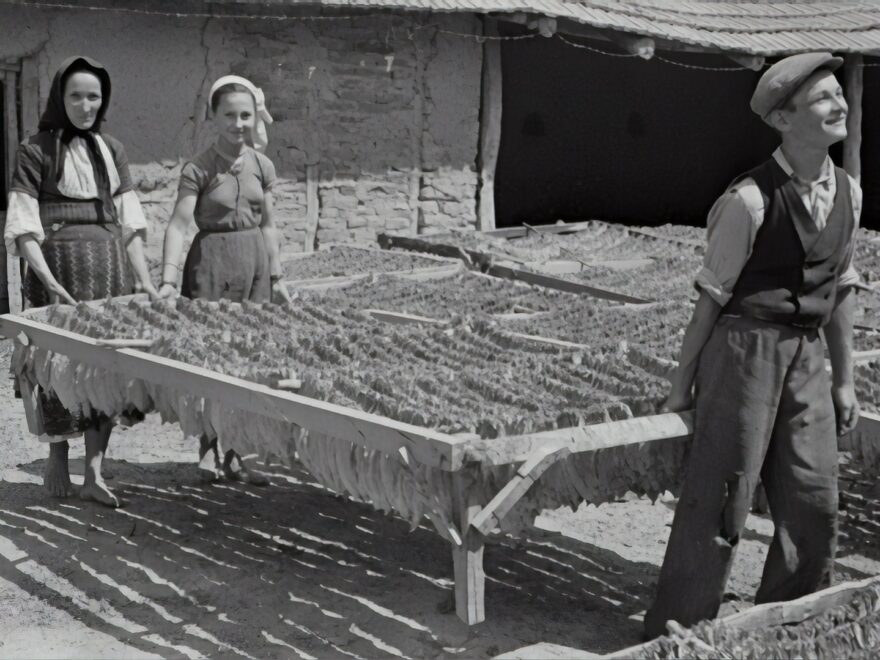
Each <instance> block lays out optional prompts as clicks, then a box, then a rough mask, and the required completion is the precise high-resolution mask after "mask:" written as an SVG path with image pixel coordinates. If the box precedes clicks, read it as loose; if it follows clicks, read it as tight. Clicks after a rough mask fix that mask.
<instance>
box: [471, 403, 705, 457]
mask: <svg viewBox="0 0 880 660" xmlns="http://www.w3.org/2000/svg"><path fill="white" fill-rule="evenodd" d="M693 415H694V414H693V411H687V412H682V413H664V414H662V415H649V416H645V417H633V418H632V419H623V420H619V421H616V422H604V423H602V424H591V425H589V426H574V427H571V428H565V429H555V430H552V431H542V432H540V433H529V434H526V435H514V436H506V437H501V438H495V439H493V440H484V439H479V440H471V441H470V442H468V443H467V446H466V447H464V448H463V450H464V454H465V456H464V461H465V462H468V461H476V462H479V463H482V464H483V465H508V464H510V463H522V462H523V461H526V460H528V459H529V457H530V456H532V455H533V454H534V453H535V452H536V451H538V450H539V449H543V448H547V447H549V448H553V447H567V448H568V449H569V450H570V451H571V453H572V454H578V453H582V452H588V451H596V450H598V449H608V448H609V447H622V446H625V445H632V444H637V443H640V442H653V441H656V440H671V439H675V438H685V437H687V436H689V435H691V434H692V433H693V431H694V416H693Z"/></svg>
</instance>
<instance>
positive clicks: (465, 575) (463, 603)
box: [452, 469, 486, 626]
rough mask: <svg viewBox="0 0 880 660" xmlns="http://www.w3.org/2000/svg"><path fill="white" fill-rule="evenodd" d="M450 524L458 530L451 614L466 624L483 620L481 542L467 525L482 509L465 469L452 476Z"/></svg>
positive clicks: (475, 532) (454, 550)
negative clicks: (451, 514)
mask: <svg viewBox="0 0 880 660" xmlns="http://www.w3.org/2000/svg"><path fill="white" fill-rule="evenodd" d="M452 481H453V498H454V499H455V502H454V507H453V523H454V524H455V526H456V527H457V528H458V529H459V530H461V532H460V533H461V545H460V546H456V545H453V546H452V564H453V571H454V574H455V613H456V614H457V615H458V618H459V619H461V620H462V621H464V622H465V623H466V624H468V625H469V626H472V625H474V624H477V623H480V622H481V621H485V620H486V606H485V591H486V574H485V573H484V572H483V547H484V541H483V537H482V535H481V534H479V533H478V532H477V531H476V530H474V529H472V528H471V521H472V520H473V519H474V517H475V516H476V515H477V514H478V513H479V512H480V509H481V508H482V507H481V506H480V503H479V502H478V501H477V500H476V497H475V494H474V492H473V490H472V489H471V488H470V486H471V485H472V484H471V477H470V476H469V475H468V474H467V470H464V469H462V470H459V471H458V472H455V473H454V474H453V475H452Z"/></svg>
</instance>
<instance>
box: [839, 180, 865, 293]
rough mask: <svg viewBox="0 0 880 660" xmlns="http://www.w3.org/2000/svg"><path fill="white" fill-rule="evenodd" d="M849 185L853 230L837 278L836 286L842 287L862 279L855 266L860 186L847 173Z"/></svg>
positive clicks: (860, 208) (860, 196)
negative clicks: (840, 271)
mask: <svg viewBox="0 0 880 660" xmlns="http://www.w3.org/2000/svg"><path fill="white" fill-rule="evenodd" d="M847 178H848V179H849V185H850V188H849V189H850V194H851V196H852V209H853V231H852V236H851V237H850V241H849V245H847V247H846V256H845V257H844V259H845V263H846V268H844V269H843V272H842V273H841V275H840V278H839V279H838V280H837V287H838V288H840V289H842V288H844V287H847V286H853V285H854V284H859V283H860V282H861V280H862V278H861V276H860V275H859V272H858V271H857V270H856V266H855V263H854V261H855V252H856V240H858V238H857V237H858V231H859V223H860V221H861V215H862V187H861V186H860V185H859V184H858V182H857V181H856V180H855V179H853V178H852V177H851V176H849V175H847Z"/></svg>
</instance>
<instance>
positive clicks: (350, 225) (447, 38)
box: [0, 7, 482, 262]
mask: <svg viewBox="0 0 880 660" xmlns="http://www.w3.org/2000/svg"><path fill="white" fill-rule="evenodd" d="M0 24H2V25H3V26H4V27H5V28H6V29H5V30H4V34H5V36H4V39H3V42H2V43H0V57H2V58H20V57H25V56H31V57H36V58H37V59H38V62H39V89H40V96H41V100H42V102H43V103H45V98H46V96H47V94H48V90H49V84H50V78H51V75H52V73H53V72H54V70H55V68H56V67H57V66H58V64H59V63H60V62H61V60H63V59H64V58H65V57H68V56H70V55H72V54H80V53H81V54H85V55H89V56H91V57H94V58H96V59H98V60H99V61H101V62H103V63H104V64H105V66H106V67H107V68H108V70H109V71H110V74H111V76H112V79H113V98H112V100H111V106H110V110H109V112H108V115H107V121H106V124H105V130H106V131H107V132H108V133H110V134H112V135H114V136H116V137H118V138H119V139H120V140H121V141H122V143H123V144H124V145H125V147H126V150H127V152H128V155H129V159H130V161H131V164H132V175H133V178H134V181H135V185H136V189H137V191H138V193H139V195H140V197H141V200H142V202H143V205H144V210H145V212H146V214H147V217H148V220H149V222H150V234H149V239H148V246H147V253H148V257H149V258H150V260H151V261H153V262H156V261H158V260H159V259H160V258H161V249H162V248H161V243H162V238H163V233H164V228H165V226H166V224H167V221H168V218H169V217H170V215H171V210H172V208H173V205H174V200H175V196H176V191H177V182H178V176H179V173H180V167H181V165H182V163H183V162H185V160H186V159H188V158H190V157H192V156H193V155H194V154H196V153H198V151H200V150H201V149H203V148H205V147H207V146H208V145H210V143H211V140H212V139H213V128H212V126H211V124H210V122H209V121H208V120H207V118H206V112H205V106H206V103H207V94H208V91H209V89H210V86H211V83H212V82H213V81H214V80H215V79H216V78H218V77H219V76H221V75H224V74H227V73H235V74H239V75H243V76H246V77H248V78H249V79H251V80H252V81H253V82H254V83H255V84H256V85H258V86H259V87H261V88H262V89H263V90H264V92H265V94H266V99H267V106H268V108H269V111H270V112H271V114H272V115H273V117H274V119H275V122H274V124H272V125H271V126H269V127H268V131H269V139H270V144H269V147H268V149H267V155H268V156H269V157H270V158H271V159H272V160H273V162H274V163H275V166H276V170H277V172H278V183H277V185H276V187H275V200H276V203H275V206H276V215H277V218H278V221H279V225H280V227H281V230H282V234H283V237H284V248H283V249H284V250H285V251H288V252H292V251H300V250H302V249H304V248H305V247H306V246H305V241H306V240H307V237H308V236H310V235H311V234H309V233H308V232H309V223H310V221H311V222H314V220H315V219H316V220H317V224H316V227H314V228H313V232H314V244H315V245H320V244H321V243H327V242H339V241H357V242H373V241H374V240H375V236H376V235H377V234H378V233H380V232H382V231H396V232H408V233H416V232H436V231H439V230H442V229H444V228H447V227H450V226H455V227H467V226H474V225H475V223H476V199H475V198H476V190H477V173H476V172H477V166H476V161H477V147H478V132H479V105H480V73H481V66H482V46H481V45H480V44H479V43H477V42H476V40H474V39H465V38H460V37H456V36H452V35H448V34H443V33H442V32H439V31H438V30H437V29H436V28H438V27H439V28H443V29H446V30H451V31H457V32H466V33H476V32H479V31H480V30H481V24H480V21H479V18H478V17H476V16H474V15H470V14H437V15H428V14H416V13H389V12H377V13H364V14H362V15H359V16H357V17H354V18H343V19H338V20H316V21H303V20H242V19H239V20H230V19H223V18H179V17H163V16H143V15H136V14H123V13H114V12H101V11H83V10H54V11H46V10H41V9H38V8H32V7H0ZM420 26H426V27H420ZM85 34H88V35H89V38H88V40H87V42H84V41H83V39H82V37H81V35H85ZM33 123H35V122H31V124H33ZM24 128H25V130H26V131H28V132H33V130H34V129H35V126H33V125H30V126H29V125H27V123H25V126H24ZM309 180H310V181H312V182H313V183H312V185H313V187H314V189H315V195H314V198H313V199H314V200H315V204H313V208H312V209H311V211H312V214H311V217H310V214H309V205H308V194H307V181H309Z"/></svg>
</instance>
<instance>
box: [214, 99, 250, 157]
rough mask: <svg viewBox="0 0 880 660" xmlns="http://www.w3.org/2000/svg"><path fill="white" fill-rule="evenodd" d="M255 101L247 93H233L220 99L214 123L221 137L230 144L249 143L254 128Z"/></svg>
mask: <svg viewBox="0 0 880 660" xmlns="http://www.w3.org/2000/svg"><path fill="white" fill-rule="evenodd" d="M255 114H256V113H255V112H254V99H253V97H251V95H250V94H248V93H247V92H232V93H231V94H224V95H223V96H222V97H220V102H219V103H218V104H217V110H216V111H215V112H214V123H215V124H216V125H217V130H218V132H219V134H220V137H221V138H223V139H225V140H226V141H227V142H229V143H230V144H235V145H238V144H242V143H245V142H246V141H247V138H248V136H249V135H250V132H251V131H252V130H253V128H254V120H255Z"/></svg>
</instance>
